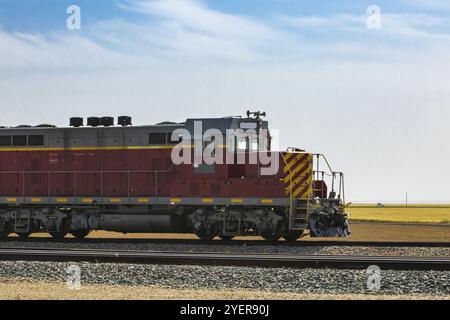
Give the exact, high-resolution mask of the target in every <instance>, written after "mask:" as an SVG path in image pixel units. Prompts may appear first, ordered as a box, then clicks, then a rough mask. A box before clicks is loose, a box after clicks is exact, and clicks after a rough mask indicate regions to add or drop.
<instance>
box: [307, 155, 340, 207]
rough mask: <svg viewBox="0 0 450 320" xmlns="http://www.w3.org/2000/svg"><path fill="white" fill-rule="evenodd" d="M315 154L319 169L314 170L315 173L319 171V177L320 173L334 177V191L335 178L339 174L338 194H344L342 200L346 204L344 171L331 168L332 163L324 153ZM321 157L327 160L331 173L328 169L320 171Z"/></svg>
mask: <svg viewBox="0 0 450 320" xmlns="http://www.w3.org/2000/svg"><path fill="white" fill-rule="evenodd" d="M313 156H315V157H317V170H314V171H313V173H317V178H319V176H318V175H319V173H322V174H326V175H327V176H329V177H330V176H331V177H332V191H334V180H335V177H336V175H339V178H340V179H339V193H338V195H339V196H341V195H342V202H343V203H344V204H345V184H344V173H343V172H342V171H334V170H333V169H332V168H331V165H330V163H329V162H328V159H327V157H326V156H325V155H324V154H322V153H314V154H313ZM320 158H322V159H323V160H324V161H325V164H326V165H327V167H328V170H329V172H330V173H329V174H328V173H327V172H326V171H319V164H320Z"/></svg>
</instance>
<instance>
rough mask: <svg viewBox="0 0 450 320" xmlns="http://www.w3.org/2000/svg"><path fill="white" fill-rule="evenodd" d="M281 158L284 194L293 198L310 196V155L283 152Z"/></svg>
mask: <svg viewBox="0 0 450 320" xmlns="http://www.w3.org/2000/svg"><path fill="white" fill-rule="evenodd" d="M282 156H283V162H284V167H283V174H284V178H283V182H284V187H285V188H284V193H285V195H286V196H292V197H293V198H300V199H309V198H311V196H312V175H313V172H312V171H313V156H312V154H310V153H294V152H285V153H282Z"/></svg>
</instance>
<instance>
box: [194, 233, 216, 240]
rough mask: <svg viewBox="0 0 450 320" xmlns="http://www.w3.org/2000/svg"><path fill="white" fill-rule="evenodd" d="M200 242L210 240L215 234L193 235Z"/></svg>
mask: <svg viewBox="0 0 450 320" xmlns="http://www.w3.org/2000/svg"><path fill="white" fill-rule="evenodd" d="M195 235H196V236H197V237H198V238H199V239H200V240H212V239H214V237H215V236H216V235H215V234H206V233H196V234H195Z"/></svg>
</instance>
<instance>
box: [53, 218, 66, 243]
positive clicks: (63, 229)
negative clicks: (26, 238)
mask: <svg viewBox="0 0 450 320" xmlns="http://www.w3.org/2000/svg"><path fill="white" fill-rule="evenodd" d="M68 232H69V222H68V221H67V220H65V219H64V220H63V222H62V223H61V230H60V231H56V232H49V233H50V235H51V236H52V237H53V238H54V239H58V240H61V239H64V237H65V236H66V235H67V233H68Z"/></svg>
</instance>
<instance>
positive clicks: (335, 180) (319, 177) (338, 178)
mask: <svg viewBox="0 0 450 320" xmlns="http://www.w3.org/2000/svg"><path fill="white" fill-rule="evenodd" d="M313 156H314V158H315V159H314V165H315V169H314V170H313V177H314V179H315V181H324V182H327V181H328V182H331V183H330V186H331V191H330V193H329V194H328V195H324V185H323V184H321V187H322V190H321V191H322V195H323V196H324V197H326V198H328V197H329V198H337V199H342V202H343V203H345V180H344V173H343V172H340V171H334V170H333V169H332V168H331V166H330V163H329V162H328V160H327V158H326V157H325V155H323V154H321V153H315V154H314V155H313ZM321 160H323V162H324V164H325V170H320V168H321ZM330 180H331V181H330ZM336 186H337V194H336V188H335V187H336ZM315 191H316V190H313V193H314V192H315Z"/></svg>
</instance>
